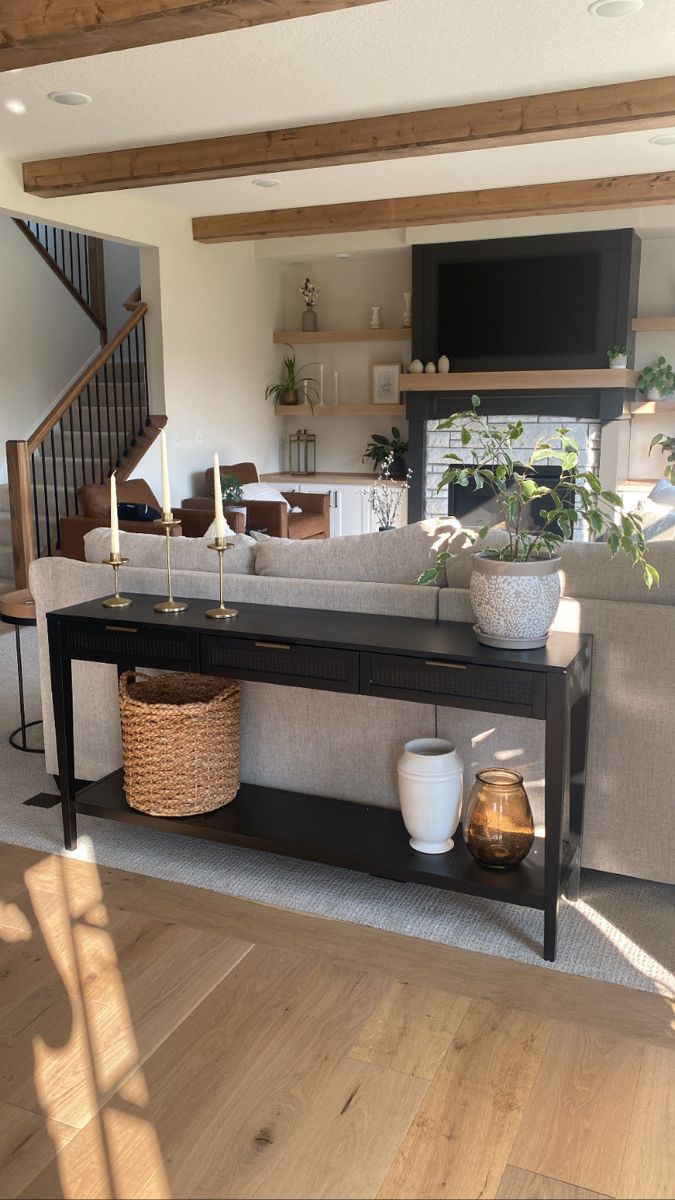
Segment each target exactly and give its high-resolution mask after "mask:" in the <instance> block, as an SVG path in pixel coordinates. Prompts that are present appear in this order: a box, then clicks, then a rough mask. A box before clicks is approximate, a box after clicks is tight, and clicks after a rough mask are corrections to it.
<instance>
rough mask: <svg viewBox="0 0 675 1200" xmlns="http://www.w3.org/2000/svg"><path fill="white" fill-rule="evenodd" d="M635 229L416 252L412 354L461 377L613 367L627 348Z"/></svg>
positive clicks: (424, 248) (636, 245)
mask: <svg viewBox="0 0 675 1200" xmlns="http://www.w3.org/2000/svg"><path fill="white" fill-rule="evenodd" d="M639 246H640V243H639V239H638V238H637V237H636V235H635V234H634V231H633V230H630V229H628V230H603V231H600V232H597V233H590V234H588V233H583V234H556V235H546V236H544V237H532V238H508V239H500V240H499V241H494V240H490V241H484V242H480V241H474V242H456V243H441V244H438V245H434V246H417V247H414V250H413V307H414V328H413V352H414V355H415V356H416V357H419V358H421V359H422V360H423V361H424V362H428V361H429V359H433V360H434V361H435V360H437V359H438V358H439V357H440V355H441V354H447V355H448V356H449V357H450V359H451V362H452V369H453V370H456V371H480V370H485V371H489V370H508V369H518V368H521V369H533V370H546V369H549V370H550V369H555V368H556V367H558V368H571V369H573V368H578V369H583V368H589V367H606V366H607V347H608V346H610V345H613V344H616V343H627V342H628V341H629V340H630V333H629V329H630V317H631V315H632V313H631V311H630V307H631V292H632V291H633V292H634V289H632V288H631V278H632V277H633V276H634V273H635V270H636V264H637V269H639Z"/></svg>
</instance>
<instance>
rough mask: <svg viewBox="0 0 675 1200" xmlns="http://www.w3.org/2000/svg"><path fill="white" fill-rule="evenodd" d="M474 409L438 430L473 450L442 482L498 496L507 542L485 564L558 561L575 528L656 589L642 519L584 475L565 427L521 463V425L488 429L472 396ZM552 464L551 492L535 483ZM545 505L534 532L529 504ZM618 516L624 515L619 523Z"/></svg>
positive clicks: (479, 537)
mask: <svg viewBox="0 0 675 1200" xmlns="http://www.w3.org/2000/svg"><path fill="white" fill-rule="evenodd" d="M471 404H472V408H471V409H470V410H466V411H464V412H460V413H455V414H453V416H452V417H450V418H449V419H448V420H447V421H442V422H441V423H440V424H439V426H438V428H439V429H448V430H453V429H459V433H460V440H461V445H462V446H463V447H464V449H465V450H468V449H470V450H471V453H472V459H471V460H470V461H468V462H465V461H463V460H462V457H461V455H459V454H457V453H455V452H454V451H453V452H450V453H449V454H446V455H445V457H446V458H447V459H449V460H450V463H451V465H450V466H449V467H447V469H446V471H445V473H444V475H443V478H442V479H441V481H440V483H439V485H438V486H439V489H440V488H442V487H446V486H447V485H448V484H458V485H459V486H460V487H469V485H470V484H473V485H474V487H475V488H476V489H478V490H481V489H482V488H484V487H485V488H488V489H489V490H490V491H491V492H492V493H493V494H494V496H495V498H496V501H497V508H498V510H499V513H500V516H501V518H502V520H503V523H504V527H505V530H506V533H507V537H508V540H507V541H506V543H505V544H504V546H502V547H500V548H494V547H487V546H486V547H485V548H484V549H483V551H482V553H483V554H484V556H485V557H486V558H496V559H500V560H501V561H502V562H529V561H531V560H532V559H537V558H553V557H554V556H555V555H556V554H557V553H558V551H559V549H560V546H561V545H562V543H563V541H565V540H566V539H567V538H570V537H571V536H572V534H573V532H574V529H575V526H576V525H585V526H586V527H587V528H588V529H589V530H590V531H591V532H592V533H593V534H596V535H597V534H604V535H605V536H606V539H607V545H608V547H609V552H610V554H611V555H612V557H614V555H615V554H617V553H618V552H619V551H620V550H621V551H623V552H624V553H625V554H627V555H628V557H629V558H631V559H632V561H633V564H634V565H635V564H638V565H639V566H640V567H641V569H642V574H643V577H644V581H645V584H646V586H647V587H648V588H650V587H652V585H653V584H654V583H656V584H658V582H659V575H658V571H657V570H656V568H655V567H653V566H652V565H651V564H650V563H648V562H647V561H646V559H645V550H646V542H645V537H644V533H643V530H642V519H641V517H640V516H639V514H637V513H634V512H631V513H628V512H623V501H622V499H621V497H620V496H618V495H617V493H616V492H612V491H608V490H607V489H605V488H603V487H602V484H601V483H600V480H599V479H598V477H597V475H596V474H595V473H594V472H593V471H589V470H585V469H580V467H579V446H578V445H577V443H576V441H575V440H574V438H573V437H570V434H569V431H568V430H567V429H565V428H563V427H562V426H561V427H560V428H558V429H556V431H555V434H554V435H553V437H550V438H548V437H546V438H538V439H537V441H536V442H535V444H534V447H533V449H532V453H531V454H530V455H529V457H528V458H527V459H526V460H525V461H523V460H521V459H519V458H518V457H517V452H516V443H517V442H518V441H519V439H520V438H521V437H522V436H523V424H522V421H511V422H509V423H508V424H507V426H506V428H501V427H500V426H498V425H490V424H489V423H488V421H487V420H486V418H485V417H483V416H481V415H480V413H479V407H480V399H479V397H478V396H472V397H471ZM545 460H546V461H552V462H554V463H557V464H558V465H559V467H560V478H559V479H557V480H556V482H555V483H553V484H551V485H550V486H549V485H547V484H541V483H538V482H537V480H536V479H535V478H533V476H534V475H535V468H536V466H537V464H538V463H541V462H544V461H545ZM536 500H540V501H542V502H543V503H542V505H541V511H540V514H539V519H540V521H541V525H540V526H538V527H532V526H531V525H530V521H531V504H532V502H533V501H536ZM613 510H619V513H618V516H617V517H616V519H615V517H614V513H613ZM489 531H490V527H489V526H488V525H483V526H482V527H481V528H480V529H478V530H475V531H473V530H469V529H467V530H465V532H466V535H467V537H468V539H469V541H470V542H471V544H474V545H475V544H476V543H480V542H483V541H484V540H485V538H487V535H488V533H489ZM453 557H455V555H453V554H452V553H450V552H449V551H441V553H440V554H438V555H437V557H436V566H435V567H430V568H429V569H428V570H427V571H424V572H423V574H422V575H420V577H419V579H418V580H417V582H418V583H433V582H435V581H436V580H437V579H438V577H439V575H440V573H441V570H442V568H443V566H444V564H445V563H446V562H447V561H448V559H449V558H453Z"/></svg>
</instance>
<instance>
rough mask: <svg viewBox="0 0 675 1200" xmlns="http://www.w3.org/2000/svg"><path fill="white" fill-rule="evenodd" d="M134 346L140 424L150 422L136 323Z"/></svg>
mask: <svg viewBox="0 0 675 1200" xmlns="http://www.w3.org/2000/svg"><path fill="white" fill-rule="evenodd" d="M134 348H135V351H136V389H137V391H138V404H139V408H140V412H141V422H142V425H149V424H150V414H149V411H148V397H147V388H145V387H144V386H143V383H142V380H141V349H140V342H139V337H138V325H134Z"/></svg>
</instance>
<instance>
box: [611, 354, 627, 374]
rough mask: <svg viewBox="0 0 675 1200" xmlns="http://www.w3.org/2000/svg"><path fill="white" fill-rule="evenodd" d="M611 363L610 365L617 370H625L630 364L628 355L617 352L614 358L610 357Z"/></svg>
mask: <svg viewBox="0 0 675 1200" xmlns="http://www.w3.org/2000/svg"><path fill="white" fill-rule="evenodd" d="M609 365H610V367H613V368H614V370H615V371H622V370H625V368H626V367H627V366H628V355H627V354H615V355H614V357H613V358H610V360H609Z"/></svg>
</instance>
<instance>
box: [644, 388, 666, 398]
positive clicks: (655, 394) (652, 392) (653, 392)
mask: <svg viewBox="0 0 675 1200" xmlns="http://www.w3.org/2000/svg"><path fill="white" fill-rule="evenodd" d="M647 399H648V400H662V399H663V396H662V395H661V393H660V391H659V389H658V388H657V387H653V388H650V389H649V391H648V392H647Z"/></svg>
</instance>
